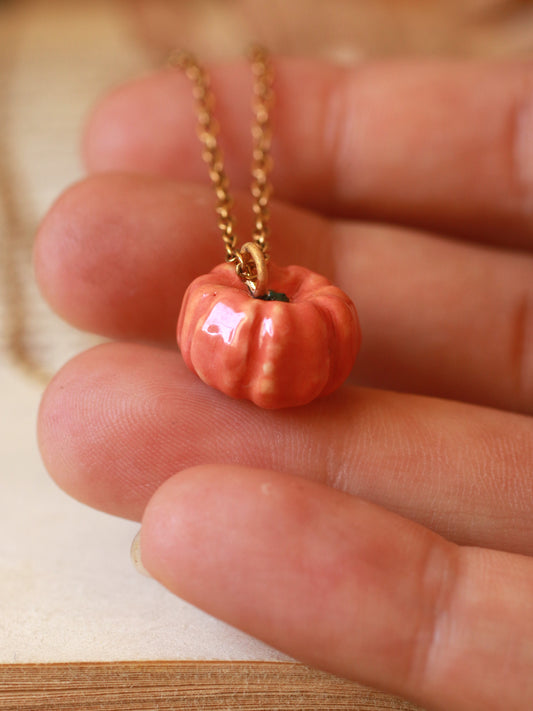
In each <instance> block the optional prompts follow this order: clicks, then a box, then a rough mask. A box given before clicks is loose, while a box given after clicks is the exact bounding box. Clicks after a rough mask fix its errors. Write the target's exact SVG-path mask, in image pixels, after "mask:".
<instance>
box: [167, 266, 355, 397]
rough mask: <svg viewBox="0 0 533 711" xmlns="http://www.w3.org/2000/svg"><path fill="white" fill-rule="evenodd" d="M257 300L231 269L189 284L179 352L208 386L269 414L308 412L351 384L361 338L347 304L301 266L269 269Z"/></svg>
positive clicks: (338, 292)
mask: <svg viewBox="0 0 533 711" xmlns="http://www.w3.org/2000/svg"><path fill="white" fill-rule="evenodd" d="M268 272H269V287H270V289H271V290H270V291H269V292H268V294H267V295H266V296H264V297H262V298H254V297H253V296H251V294H250V291H249V290H248V288H247V286H246V285H245V284H244V283H243V281H242V280H241V279H240V278H239V276H238V275H237V274H236V272H235V268H234V266H232V265H231V264H220V265H218V266H216V267H215V268H214V269H213V270H212V271H211V272H210V273H209V274H205V275H203V276H200V277H198V278H197V279H195V280H194V281H193V282H192V284H190V286H189V288H188V290H187V292H186V294H185V298H184V300H183V305H182V308H181V313H180V317H179V321H178V329H177V338H178V345H179V347H180V350H181V353H182V355H183V358H184V360H185V363H186V364H187V366H188V367H189V368H190V369H191V370H192V371H193V372H194V373H196V374H197V375H198V377H199V378H201V380H203V381H204V383H207V384H208V385H210V386H212V387H214V388H217V389H218V390H221V391H222V392H223V393H226V395H230V396H231V397H234V398H245V399H247V400H251V401H252V402H254V403H255V404H256V405H259V406H260V407H263V408H267V409H275V408H282V407H293V406H297V405H305V404H306V403H308V402H310V401H311V400H314V399H315V398H316V397H318V396H321V395H327V394H328V393H331V392H332V391H333V390H335V389H336V388H338V387H339V386H340V385H341V384H342V383H343V382H344V381H345V380H346V378H347V377H348V375H349V373H350V371H351V369H352V367H353V364H354V361H355V358H356V355H357V352H358V350H359V346H360V343H361V332H360V328H359V321H358V318H357V313H356V310H355V307H354V305H353V303H352V302H351V300H350V299H349V297H348V296H347V295H346V294H345V293H344V292H343V291H341V290H340V289H339V288H337V287H336V286H334V285H333V284H331V283H330V282H329V281H328V279H326V278H325V277H323V276H321V275H319V274H316V273H315V272H312V271H310V270H309V269H306V268H305V267H300V266H290V267H276V266H274V265H269V269H268Z"/></svg>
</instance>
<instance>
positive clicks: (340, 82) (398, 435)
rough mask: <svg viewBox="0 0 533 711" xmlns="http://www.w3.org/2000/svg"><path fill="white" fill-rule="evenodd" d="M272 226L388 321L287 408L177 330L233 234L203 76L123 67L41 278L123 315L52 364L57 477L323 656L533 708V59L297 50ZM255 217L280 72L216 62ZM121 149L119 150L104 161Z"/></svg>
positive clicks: (85, 317) (377, 678)
mask: <svg viewBox="0 0 533 711" xmlns="http://www.w3.org/2000/svg"><path fill="white" fill-rule="evenodd" d="M276 76H277V90H276V96H277V104H276V113H275V119H274V120H275V134H274V157H275V161H276V169H275V173H274V181H275V185H276V190H277V197H278V199H279V200H280V201H286V202H287V203H288V202H290V203H292V204H284V203H283V202H278V203H276V204H274V205H273V207H272V229H273V238H272V252H273V254H274V255H275V259H276V261H278V262H279V263H281V264H288V263H300V264H303V265H305V266H308V267H310V268H314V269H316V270H317V271H320V272H322V273H324V274H325V275H326V276H328V277H329V278H331V279H333V280H334V281H335V283H337V284H338V285H339V286H340V287H341V288H343V289H344V290H345V291H347V293H348V294H349V295H350V297H351V298H352V299H353V301H354V302H355V303H356V305H357V307H358V311H359V315H360V319H361V326H362V331H363V348H362V351H361V354H360V357H359V359H358V362H357V364H356V368H355V370H354V373H353V374H352V376H351V378H350V379H349V381H348V382H347V383H346V384H345V385H344V386H343V387H342V388H341V389H340V390H339V391H337V392H336V393H334V394H333V395H331V396H330V397H327V398H324V399H322V400H318V401H315V402H313V403H311V404H310V405H308V406H306V407H303V408H297V409H294V410H284V411H277V412H276V411H274V412H266V411H261V410H259V409H258V408H256V407H255V406H253V405H252V404H250V403H246V402H241V401H233V400H230V399H228V398H227V397H225V396H224V395H222V394H221V393H218V392H216V391H214V390H211V389H209V388H207V387H206V386H204V385H203V383H201V382H200V381H199V380H198V379H197V378H195V377H194V376H193V375H192V374H191V373H190V372H189V371H188V370H187V369H186V368H185V367H184V365H183V363H182V362H181V360H180V358H179V355H178V354H177V352H176V347H175V345H174V344H173V338H174V333H175V323H176V318H177V313H178V308H179V303H180V300H181V298H182V296H183V293H184V291H185V288H186V286H187V284H188V283H189V282H190V281H191V280H192V279H193V278H194V277H195V276H197V275H198V274H199V273H202V272H205V271H208V270H209V269H210V268H211V267H212V266H213V264H215V263H217V262H218V261H220V259H221V254H222V250H221V243H220V241H219V238H218V236H217V230H216V221H215V219H214V216H213V212H212V206H213V195H212V191H211V189H210V188H209V186H208V184H207V179H206V175H205V167H204V166H203V165H202V164H201V160H200V159H199V153H200V151H199V147H198V145H196V144H195V143H194V141H192V140H191V136H192V135H194V125H195V118H194V111H193V108H192V100H191V96H190V91H191V90H190V86H189V85H188V83H187V82H186V80H185V79H184V78H183V77H181V76H180V75H177V74H175V73H171V72H162V73H160V74H157V75H154V76H150V77H146V78H144V79H141V80H139V81H136V82H134V83H132V84H130V85H127V86H124V87H121V88H119V89H117V90H116V91H115V92H113V93H112V94H111V95H109V96H108V97H107V98H106V99H104V100H103V101H102V103H101V104H100V105H99V106H98V107H97V108H96V110H95V112H94V113H93V115H92V117H91V119H90V121H89V123H88V126H87V130H86V133H85V139H84V154H85V160H86V163H87V166H88V171H89V173H90V175H89V177H87V178H86V179H85V180H83V181H81V182H80V183H78V184H77V185H75V186H73V187H71V188H70V189H69V190H67V191H66V193H64V194H63V195H62V196H61V197H60V198H59V199H58V200H57V202H56V203H55V205H54V206H53V207H52V208H51V210H50V212H49V213H48V215H47V216H46V217H45V219H44V221H43V223H42V225H41V228H40V230H39V234H38V237H37V242H36V247H35V268H36V274H37V279H38V282H39V284H40V287H41V289H42V291H43V293H44V295H45V296H46V298H47V299H48V300H49V302H50V303H51V304H52V306H53V307H54V308H55V309H56V310H57V311H58V313H60V314H61V315H62V316H63V317H64V318H66V319H67V320H68V321H70V322H71V323H73V324H75V325H77V326H78V327H80V328H84V329H88V330H91V331H95V332H98V333H102V334H104V335H107V336H111V337H112V338H116V339H119V340H120V341H121V342H112V343H109V344H106V345H104V346H100V347H98V348H96V349H93V350H90V351H88V352H86V353H83V354H81V355H80V356H78V357H77V358H75V359H74V360H73V361H71V362H70V363H68V364H67V365H66V366H65V367H64V368H63V369H62V370H61V371H60V373H59V374H58V375H57V376H56V377H55V378H54V380H53V381H52V383H51V384H50V386H49V387H48V389H47V391H46V393H45V395H44V398H43V402H42V406H41V410H40V414H39V441H40V446H41V451H42V454H43V458H44V461H45V463H46V466H47V467H48V469H49V471H50V473H51V475H52V476H53V477H54V479H55V480H56V481H57V482H58V483H59V484H60V485H61V486H62V487H63V488H64V489H65V490H66V491H68V492H69V493H70V494H72V495H73V496H75V497H77V498H78V499H80V500H81V501H84V502H86V503H88V504H90V505H92V506H95V507H97V508H100V509H102V510H105V511H108V512H110V513H113V514H116V515H120V516H124V517H127V518H132V519H138V520H141V519H142V529H141V531H142V534H141V552H142V560H143V563H144V565H145V567H146V568H147V569H148V571H149V572H150V573H151V574H152V575H153V576H154V577H155V578H156V579H157V580H159V581H160V582H161V583H162V584H164V585H165V586H166V587H168V588H169V589H170V590H172V591H173V592H174V593H176V594H177V595H180V596H181V597H183V598H185V599H187V600H189V601H190V602H192V603H193V604H195V605H197V606H199V607H201V608H203V609H205V610H207V611H208V612H210V613H211V614H214V615H216V616H218V617H220V618H222V619H224V620H226V621H228V622H229V623H231V624H233V625H235V626H237V627H240V628H242V629H244V630H246V631H248V632H250V633H251V634H253V635H255V636H257V637H259V638H261V639H264V640H265V641H267V642H269V643H270V644H272V645H274V646H276V647H278V648H279V649H282V650H284V651H285V652H287V653H288V654H290V655H292V656H294V657H296V658H299V659H302V660H303V661H305V662H307V663H309V664H312V665H315V666H317V667H321V668H324V669H327V670H329V671H331V672H334V673H336V674H339V675H342V676H346V677H348V678H352V679H356V680H358V681H361V682H364V683H367V684H370V685H373V686H376V687H379V688H382V689H385V690H388V691H391V692H393V693H397V694H400V695H403V696H404V697H406V698H409V699H411V700H412V701H414V702H416V703H419V704H421V705H422V706H424V707H425V708H427V709H432V710H435V711H437V710H442V711H444V710H446V711H449V709H451V708H453V709H454V711H475V710H477V709H484V710H485V711H491V710H496V709H502V708H505V709H509V710H513V711H522V710H524V711H526V709H530V708H531V707H532V706H533V674H532V673H531V670H532V669H533V595H532V591H533V558H532V555H533V515H532V514H533V503H532V502H533V497H532V494H533V476H532V473H533V420H532V418H531V414H532V412H533V219H532V217H531V215H532V210H531V206H532V204H533V139H532V138H531V137H532V136H533V84H532V80H531V77H532V76H533V75H532V72H531V66H530V65H529V64H521V63H513V64H511V63H506V64H484V63H465V64H462V63H455V62H454V63H448V62H433V63H432V62H426V63H424V64H417V63H415V62H409V63H408V62H404V63H394V64H391V63H382V64H370V65H361V66H359V67H356V68H351V69H345V68H339V67H335V66H331V65H323V64H319V63H313V62H310V61H303V60H291V61H287V60H278V61H277V62H276ZM213 89H214V92H215V94H216V96H217V97H220V101H219V107H218V108H219V111H218V113H219V118H220V122H221V124H222V126H223V135H224V144H225V148H226V154H227V163H228V169H229V172H230V176H231V177H232V178H233V183H234V185H235V193H236V197H237V205H236V212H237V216H238V225H239V226H240V234H241V235H248V234H250V211H249V201H248V198H247V197H246V193H245V192H243V193H239V189H241V190H243V189H244V190H245V189H246V184H247V182H248V163H249V148H250V146H249V143H248V142H247V140H245V138H243V136H247V132H248V130H249V121H250V115H249V110H248V108H247V107H248V102H249V91H250V79H249V69H248V68H247V67H246V66H245V65H244V64H235V65H226V66H224V67H214V68H213ZM103 171H106V172H103Z"/></svg>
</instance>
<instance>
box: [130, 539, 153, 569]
mask: <svg viewBox="0 0 533 711" xmlns="http://www.w3.org/2000/svg"><path fill="white" fill-rule="evenodd" d="M130 556H131V561H132V563H133V565H134V566H135V569H136V570H137V572H138V573H141V575H146V576H147V577H148V578H150V577H151V575H150V573H149V572H148V571H147V570H146V568H145V567H144V565H143V562H142V559H141V532H140V531H139V532H138V533H137V535H136V536H135V538H134V539H133V542H132V544H131V548H130Z"/></svg>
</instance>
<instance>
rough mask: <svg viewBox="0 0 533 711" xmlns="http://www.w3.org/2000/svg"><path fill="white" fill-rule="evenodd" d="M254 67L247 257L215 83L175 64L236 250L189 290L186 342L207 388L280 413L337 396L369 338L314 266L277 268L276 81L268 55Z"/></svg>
mask: <svg viewBox="0 0 533 711" xmlns="http://www.w3.org/2000/svg"><path fill="white" fill-rule="evenodd" d="M250 60H251V68H252V74H253V79H254V86H253V95H254V102H253V107H254V122H253V125H252V137H253V153H252V156H253V158H252V171H251V175H252V182H251V192H252V197H253V206H252V208H253V212H254V216H255V227H254V232H253V237H252V240H251V241H249V242H246V243H245V244H243V245H242V246H241V247H240V249H239V248H238V247H237V236H236V233H235V220H234V217H233V214H232V199H231V196H230V192H229V182H228V178H227V175H226V173H225V170H224V163H223V158H222V152H221V150H220V147H219V145H218V140H217V134H218V127H217V124H216V122H215V119H214V116H213V109H214V98H213V94H212V92H211V88H210V81H209V76H208V74H207V72H206V70H205V69H204V68H203V67H202V66H201V65H200V64H199V63H198V61H197V60H196V59H195V58H194V57H193V56H192V55H191V54H188V53H185V52H179V53H177V54H175V55H173V57H171V64H172V65H173V66H175V67H177V68H179V69H181V70H182V71H184V72H185V74H186V75H187V77H188V78H189V79H190V80H191V82H192V83H193V95H194V98H195V99H196V103H197V108H198V135H199V138H200V141H201V143H202V145H203V154H202V155H203V158H204V161H205V162H206V163H207V166H208V169H209V177H210V179H211V182H212V184H213V187H214V190H215V195H216V213H217V215H218V225H219V228H220V231H221V234H222V240H223V242H224V247H225V251H226V261H225V263H223V264H219V265H218V266H216V267H214V269H212V270H211V272H210V273H209V274H205V275H203V276H200V277H198V278H197V279H195V280H194V281H193V282H192V283H191V284H190V286H189V287H188V289H187V291H186V293H185V296H184V299H183V303H182V306H181V312H180V315H179V320H178V327H177V340H178V346H179V348H180V350H181V353H182V356H183V359H184V361H185V363H186V365H187V366H188V367H189V368H190V369H191V370H192V371H193V372H194V373H196V375H198V377H199V378H200V379H201V380H203V381H204V382H205V383H206V384H207V385H210V386H212V387H214V388H217V389H218V390H221V391H222V392H223V393H225V394H226V395H229V396H231V397H234V398H239V399H242V398H244V399H247V400H251V401H252V402H254V403H255V404H256V405H258V406H260V407H263V408H267V409H275V408H281V407H294V406H298V405H304V404H306V403H308V402H310V401H311V400H314V399H315V398H316V397H318V396H321V395H327V394H329V393H331V392H333V391H334V390H336V389H337V388H338V387H339V386H340V385H341V384H342V383H343V382H344V381H345V380H346V378H347V377H348V375H349V373H350V371H351V369H352V367H353V364H354V362H355V358H356V356H357V352H358V350H359V347H360V343H361V332H360V328H359V321H358V318H357V312H356V310H355V307H354V305H353V303H352V302H351V300H350V298H349V297H348V296H347V295H346V294H345V293H344V292H343V291H341V289H339V288H338V287H336V286H334V285H333V284H331V282H330V281H329V280H328V279H326V278H325V277H324V276H321V275H319V274H316V273H315V272H312V271H310V270H309V269H306V268H305V267H301V266H289V267H278V266H276V265H274V264H272V263H269V262H270V255H269V243H268V237H269V217H270V214H269V199H270V195H271V192H272V187H271V184H270V181H269V174H270V170H271V167H272V159H271V155H270V147H271V128H270V118H269V110H270V108H271V105H272V100H273V91H272V83H273V72H272V67H271V64H270V61H269V57H268V55H267V53H266V52H265V51H264V50H263V49H261V48H253V49H252V51H251V53H250Z"/></svg>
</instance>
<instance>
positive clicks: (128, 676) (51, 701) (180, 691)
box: [0, 661, 421, 711]
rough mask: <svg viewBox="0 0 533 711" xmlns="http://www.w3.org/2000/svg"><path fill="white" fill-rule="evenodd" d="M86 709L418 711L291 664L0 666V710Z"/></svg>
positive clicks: (142, 710)
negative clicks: (341, 710)
mask: <svg viewBox="0 0 533 711" xmlns="http://www.w3.org/2000/svg"><path fill="white" fill-rule="evenodd" d="M89 709H92V710H94V711H126V710H130V711H133V710H134V711H145V710H146V711H151V710H152V709H153V710H154V711H156V710H157V711H170V710H172V711H180V710H181V709H189V710H190V709H227V710H232V709H235V710H237V709H241V710H246V709H253V710H254V711H262V710H265V711H267V710H271V709H280V710H281V709H291V710H293V711H294V709H297V710H299V711H312V710H314V709H328V710H330V711H336V710H337V709H344V710H346V709H353V710H354V711H416V710H417V709H418V707H415V706H413V705H411V704H409V703H408V702H406V701H402V700H401V699H399V698H396V697H392V696H388V695H387V694H384V693H382V692H379V691H373V690H371V689H368V688H366V687H364V686H361V685H359V684H356V683H354V682H350V681H346V680H344V679H338V678H336V677H334V676H331V675H329V674H326V673H324V672H319V671H315V670H312V669H309V668H308V667H305V666H303V665H302V664H297V663H285V662H218V661H213V662H206V661H201V662H186V661H185V662H172V661H169V662H166V661H158V662H111V663H69V664H6V665H1V666H0V711H82V710H83V711H85V710H89ZM418 711H421V710H420V709H418Z"/></svg>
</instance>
